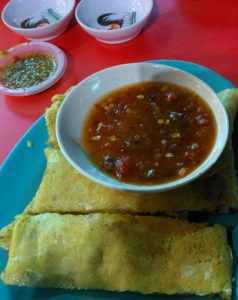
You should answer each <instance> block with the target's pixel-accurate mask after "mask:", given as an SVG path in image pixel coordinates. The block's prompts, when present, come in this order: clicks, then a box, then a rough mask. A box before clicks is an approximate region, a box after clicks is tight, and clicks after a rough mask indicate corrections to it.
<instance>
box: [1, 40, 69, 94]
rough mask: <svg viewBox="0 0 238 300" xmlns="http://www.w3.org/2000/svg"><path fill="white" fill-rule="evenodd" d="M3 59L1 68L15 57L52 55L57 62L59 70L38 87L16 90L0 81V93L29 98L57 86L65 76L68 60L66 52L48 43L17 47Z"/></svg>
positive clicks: (9, 50)
mask: <svg viewBox="0 0 238 300" xmlns="http://www.w3.org/2000/svg"><path fill="white" fill-rule="evenodd" d="M5 52H6V53H4V55H2V58H0V68H2V67H4V66H5V65H7V64H8V63H9V62H11V60H12V59H13V58H14V57H16V56H17V57H20V58H21V57H22V58H23V57H26V56H27V55H29V54H35V53H37V54H39V53H41V54H44V55H51V56H53V58H54V59H55V61H56V64H57V68H56V70H55V72H54V73H53V74H52V75H51V76H50V77H49V78H48V79H46V80H44V81H43V82H41V83H40V84H38V85H35V86H32V87H29V88H16V89H11V88H9V87H6V86H4V85H3V84H2V83H1V81H0V93H3V94H6V95H11V96H28V95H34V94H38V93H40V92H42V91H44V90H46V89H48V88H49V87H51V86H52V85H53V84H55V83H56V82H57V81H58V80H59V79H60V78H61V77H62V76H63V74H64V72H65V69H66V65H67V60H66V56H65V54H64V52H63V51H62V50H61V49H59V48H58V47H56V46H54V45H52V44H50V43H46V42H26V43H23V44H19V45H16V46H14V47H12V48H10V49H8V50H7V51H5Z"/></svg>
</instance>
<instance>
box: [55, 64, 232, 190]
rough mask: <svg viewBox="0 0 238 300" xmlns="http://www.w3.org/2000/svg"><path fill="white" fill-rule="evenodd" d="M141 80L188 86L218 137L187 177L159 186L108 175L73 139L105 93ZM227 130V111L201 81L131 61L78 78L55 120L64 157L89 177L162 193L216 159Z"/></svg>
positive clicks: (113, 185) (124, 187)
mask: <svg viewBox="0 0 238 300" xmlns="http://www.w3.org/2000/svg"><path fill="white" fill-rule="evenodd" d="M141 81H162V82H170V83H175V84H178V85H181V86H184V87H188V88H190V89H191V90H193V91H194V92H196V93H197V94H199V95H200V96H201V97H202V98H203V99H204V100H205V101H206V102H207V103H208V105H209V106H210V108H211V109H212V111H213V113H214V116H215V119H216V125H217V136H216V140H215V143H214V147H213V148H212V150H211V152H210V154H209V155H208V157H207V159H206V160H205V161H204V162H203V163H202V164H201V165H200V166H199V167H198V168H197V169H195V170H194V171H193V172H192V173H190V174H188V175H187V176H185V177H183V178H181V179H179V180H176V181H172V182H169V183H164V184H159V185H151V186H148V185H146V186H145V185H136V184H128V183H124V182H121V181H119V180H116V179H113V178H111V177H109V176H107V175H106V174H105V173H103V172H101V171H100V170H99V169H97V168H96V167H95V165H93V163H92V162H91V161H90V160H89V158H88V157H87V155H86V154H85V153H84V151H83V150H82V149H81V148H80V146H79V145H78V143H76V141H80V139H81V137H82V128H83V124H84V122H85V117H86V116H87V114H88V112H89V110H90V109H91V108H92V106H93V104H94V103H95V102H96V101H97V100H98V99H99V98H100V97H101V96H103V95H104V94H106V93H108V92H110V91H112V90H115V89H117V88H120V87H122V86H125V85H128V84H132V83H137V82H141ZM228 131H229V124H228V117H227V113H226V111H225V109H224V107H223V105H222V104H221V102H220V100H219V99H218V97H217V95H216V93H215V92H214V91H213V90H212V89H211V88H210V87H209V86H208V85H207V84H206V83H204V82H203V81H201V80H200V79H198V78H197V77H195V76H193V75H191V74H189V73H186V72H184V71H181V70H178V69H175V68H172V67H168V66H165V65H159V64H149V63H133V64H126V65H119V66H116V67H112V68H109V69H105V70H103V71H100V72H98V73H95V74H94V75H92V76H90V77H88V78H86V79H85V80H83V81H81V82H80V83H79V84H78V85H77V86H76V87H75V88H74V89H73V90H72V91H71V93H70V94H69V95H68V96H67V97H66V99H65V100H64V102H63V103H62V105H61V107H60V110H59V113H58V115H57V120H56V134H57V139H58V143H59V146H60V149H61V151H62V153H63V154H64V156H65V157H66V159H67V160H68V161H69V162H70V163H71V165H72V166H73V167H75V168H76V169H77V170H78V171H79V172H81V173H82V174H84V175H85V176H87V177H88V178H90V179H92V180H94V181H95V182H98V183H100V184H102V185H105V186H108V187H110V188H114V189H119V190H125V191H132V192H144V193H146V192H147V193H148V192H161V191H166V190H170V189H174V188H177V187H179V186H182V185H184V184H187V183H188V182H190V181H192V180H194V179H196V178H197V177H199V176H200V175H202V174H203V173H204V172H206V171H207V170H208V169H209V168H210V167H211V166H212V165H213V164H214V163H215V162H216V161H217V159H218V157H219V156H220V154H221V153H222V151H223V149H224V146H225V144H226V142H227V137H228Z"/></svg>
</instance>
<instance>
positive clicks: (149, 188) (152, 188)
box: [55, 62, 229, 193]
mask: <svg viewBox="0 0 238 300" xmlns="http://www.w3.org/2000/svg"><path fill="white" fill-rule="evenodd" d="M138 64H143V65H148V66H150V67H152V68H154V67H163V68H166V69H168V70H174V71H176V72H180V73H183V74H185V75H187V76H189V77H190V78H192V79H194V80H196V81H197V82H199V83H200V84H201V85H202V86H203V87H204V88H206V89H207V90H208V91H209V92H210V93H211V94H212V95H213V96H214V97H215V99H216V102H217V103H218V105H219V107H220V109H221V111H222V114H223V119H224V122H225V126H226V127H225V129H224V131H223V134H222V136H223V139H222V140H221V145H220V147H219V149H218V150H217V151H216V153H215V155H214V156H213V157H211V158H210V162H209V163H208V158H209V156H210V155H211V153H212V151H213V150H214V148H215V146H216V144H217V142H218V141H219V139H218V131H217V135H216V139H215V142H214V145H213V147H212V149H211V150H210V152H209V154H208V156H207V157H206V158H205V160H204V161H203V162H202V163H201V164H200V165H199V166H198V167H197V168H195V169H194V170H193V171H192V172H191V173H189V174H188V175H186V176H185V177H183V178H181V179H178V180H174V181H170V182H167V183H162V184H153V185H143V184H133V183H126V182H123V181H119V180H117V179H115V178H113V179H114V180H115V181H117V182H119V183H120V185H121V186H120V187H119V186H115V185H114V184H113V183H111V182H107V181H105V180H102V179H100V178H97V177H95V176H93V175H91V174H89V172H87V171H85V170H84V169H82V168H81V167H80V166H79V165H78V164H77V163H75V162H74V160H73V159H72V158H71V155H69V154H68V151H67V150H65V147H64V143H63V142H62V138H61V134H60V124H61V119H62V114H63V113H62V112H63V110H64V107H65V106H66V105H67V102H69V99H70V97H71V95H72V94H73V93H75V91H76V90H77V88H78V87H79V86H81V85H82V84H84V83H85V82H86V81H87V80H88V79H90V78H91V77H93V76H98V75H100V73H103V72H108V71H110V70H112V69H116V68H120V67H124V66H125V67H126V66H130V65H138ZM141 81H143V80H141ZM138 82H139V81H138ZM128 85H130V83H128ZM105 93H106V92H105ZM97 100H98V99H97ZM97 100H95V101H92V103H91V104H90V106H91V105H93V103H95V102H96V101H97ZM206 102H207V101H206ZM207 103H208V105H209V102H207ZM209 106H210V105H209ZM210 108H211V110H212V112H213V114H214V111H213V109H212V107H211V106H210ZM214 116H215V114H214ZM215 120H216V125H217V123H218V120H217V118H216V117H215ZM55 124H56V139H57V142H58V144H59V147H60V150H61V152H62V153H63V155H64V157H65V158H66V159H67V160H68V162H69V163H70V164H71V165H72V166H73V167H74V168H75V169H76V170H77V171H78V172H79V173H81V174H83V175H84V176H85V177H87V178H89V179H91V180H92V181H94V182H97V183H99V184H101V185H103V186H106V187H108V188H112V189H115V190H120V191H127V192H135V193H160V192H165V191H168V190H174V189H177V188H179V187H182V186H184V185H186V184H188V183H190V182H192V181H194V180H196V179H198V178H199V177H201V176H202V175H203V174H205V173H206V172H207V171H208V170H209V169H210V168H211V167H212V166H213V165H214V164H215V163H216V162H217V160H218V159H219V157H220V156H221V154H222V152H223V150H224V148H225V146H226V144H227V140H228V136H229V119H228V114H227V111H226V109H225V108H224V106H223V104H222V103H221V101H220V100H219V98H218V96H217V94H216V92H215V91H214V90H213V89H212V88H211V87H210V86H209V85H208V84H207V83H206V82H204V81H203V80H202V79H200V78H198V77H197V76H195V75H193V74H191V73H189V72H187V71H183V70H181V69H179V68H175V67H171V66H167V65H163V64H162V63H159V64H157V63H156V64H151V63H149V62H138V63H128V64H120V65H116V66H112V67H109V68H105V69H103V70H100V71H98V72H95V73H93V74H91V75H90V76H88V77H86V78H85V79H83V80H82V81H80V82H79V83H78V84H77V85H76V86H75V87H74V88H73V89H72V90H71V91H70V92H69V93H68V94H67V95H66V97H65V99H64V101H63V102H62V104H61V106H60V108H59V111H58V113H57V117H56V123H55ZM89 160H90V159H89ZM206 163H208V166H207V167H206V168H205V169H202V170H200V171H198V170H199V169H200V168H201V166H205V165H206ZM95 168H96V169H97V170H98V172H99V173H102V174H104V175H105V176H106V177H108V178H110V179H112V177H110V176H108V175H107V174H105V173H104V172H103V171H101V170H100V169H99V168H98V167H97V166H96V165H95ZM191 175H192V176H191Z"/></svg>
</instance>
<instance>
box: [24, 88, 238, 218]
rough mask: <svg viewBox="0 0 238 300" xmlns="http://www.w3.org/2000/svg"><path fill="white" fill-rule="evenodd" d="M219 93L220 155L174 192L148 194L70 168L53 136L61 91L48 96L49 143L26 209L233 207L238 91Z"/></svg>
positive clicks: (236, 200)
mask: <svg viewBox="0 0 238 300" xmlns="http://www.w3.org/2000/svg"><path fill="white" fill-rule="evenodd" d="M219 96H220V98H221V101H222V102H223V104H224V105H225V107H226V109H227V112H228V115H229V120H230V134H229V139H228V143H227V146H226V148H225V150H224V152H223V154H222V156H221V158H220V159H219V160H218V162H217V163H216V165H215V166H214V167H213V168H212V169H211V170H210V171H209V172H208V174H206V177H205V178H203V179H200V180H197V181H195V182H193V183H191V184H189V185H186V186H184V187H182V188H179V189H176V190H175V191H169V192H165V193H159V194H153V195H141V194H138V195H136V194H132V193H126V192H120V191H116V190H112V189H109V188H106V187H103V186H101V185H99V184H97V183H95V182H92V181H91V180H89V179H87V178H86V177H84V176H83V175H81V174H79V173H78V172H77V171H75V170H74V169H73V167H71V165H70V164H69V163H68V162H67V161H66V160H65V158H64V157H63V155H62V154H61V152H60V150H59V149H58V146H57V141H56V138H55V127H54V123H55V118H56V114H57V111H58V108H59V106H60V104H61V102H62V101H63V98H64V96H63V95H60V96H55V98H54V99H58V100H56V101H55V102H54V104H53V105H52V106H51V108H49V109H48V110H47V112H46V123H47V127H48V133H49V141H51V142H52V144H53V147H52V148H49V149H46V156H47V167H46V171H45V175H44V177H43V180H42V183H41V185H40V187H39V189H38V191H37V193H36V195H35V197H34V199H33V202H32V203H31V204H30V205H29V206H28V208H27V209H26V212H27V213H28V214H37V213H44V212H58V213H72V212H73V213H88V212H124V213H127V212H129V213H133V214H138V213H157V212H178V211H180V212H181V211H208V212H214V211H222V212H226V211H229V209H237V208H238V185H237V177H236V172H235V168H234V154H233V150H232V131H233V130H232V129H233V123H234V117H235V113H236V110H237V106H238V89H231V90H226V91H224V92H222V93H220V94H219ZM209 175H210V176H209Z"/></svg>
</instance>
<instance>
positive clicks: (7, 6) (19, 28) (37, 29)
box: [1, 0, 76, 33]
mask: <svg viewBox="0 0 238 300" xmlns="http://www.w3.org/2000/svg"><path fill="white" fill-rule="evenodd" d="M13 1H14V0H11V1H9V2H8V3H7V4H6V5H5V6H4V8H3V10H2V14H1V18H2V21H3V23H4V24H5V25H6V26H7V27H8V28H10V29H12V30H14V31H15V30H17V31H18V32H22V33H23V32H31V31H35V30H36V31H42V29H44V28H51V27H55V26H56V25H58V24H59V23H61V22H62V21H63V20H65V19H66V18H67V17H69V16H70V14H71V13H72V12H73V10H74V7H75V2H76V0H71V1H72V7H71V8H70V10H69V12H68V13H67V14H66V15H64V16H63V17H62V18H61V19H59V20H57V21H55V22H54V23H50V24H48V25H47V26H44V27H36V28H21V27H17V26H12V25H10V24H9V23H8V22H7V21H6V20H5V17H4V14H5V13H6V11H7V9H8V8H9V6H10V5H11V4H12V3H13ZM44 30H45V29H44Z"/></svg>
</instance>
